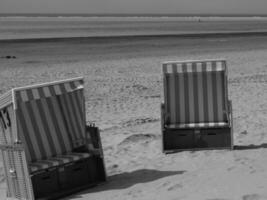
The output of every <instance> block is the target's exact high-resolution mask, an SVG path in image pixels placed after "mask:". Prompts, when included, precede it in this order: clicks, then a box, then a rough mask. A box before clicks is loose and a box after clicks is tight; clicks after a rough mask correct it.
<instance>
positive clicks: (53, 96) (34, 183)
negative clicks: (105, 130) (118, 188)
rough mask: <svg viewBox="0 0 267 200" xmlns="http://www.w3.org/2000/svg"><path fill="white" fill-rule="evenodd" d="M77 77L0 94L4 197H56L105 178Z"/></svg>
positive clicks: (99, 148)
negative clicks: (5, 188)
mask: <svg viewBox="0 0 267 200" xmlns="http://www.w3.org/2000/svg"><path fill="white" fill-rule="evenodd" d="M83 88H84V87H83V79H82V78H75V79H69V80H63V81H57V82H50V83H45V84H40V85H33V86H28V87H20V88H15V89H12V90H11V91H9V92H7V93H5V94H4V95H2V96H1V97H0V150H1V154H2V160H3V165H4V172H5V178H6V183H7V199H12V200H14V199H20V200H35V199H57V198H59V197H61V196H65V195H68V194H72V193H74V192H77V191H80V190H82V189H85V188H88V187H90V186H93V185H97V184H99V183H101V182H104V181H105V180H106V172H105V167H104V159H103V151H102V145H101V140H100V136H99V131H98V128H97V127H95V126H94V125H87V124H86V119H85V116H86V112H85V99H84V89H83Z"/></svg>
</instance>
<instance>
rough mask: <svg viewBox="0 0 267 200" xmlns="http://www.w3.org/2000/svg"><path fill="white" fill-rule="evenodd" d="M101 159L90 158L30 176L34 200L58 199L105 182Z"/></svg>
mask: <svg viewBox="0 0 267 200" xmlns="http://www.w3.org/2000/svg"><path fill="white" fill-rule="evenodd" d="M105 177H106V176H105V170H104V165H103V159H102V158H101V157H97V156H92V157H90V158H87V159H82V160H79V161H76V162H73V163H70V164H67V165H62V166H59V167H56V168H51V169H48V170H45V171H41V172H39V173H36V174H35V175H33V176H32V185H33V191H34V196H35V199H58V198H59V197H63V196H67V195H70V194H73V193H75V192H78V191H81V190H83V189H86V188H89V187H92V186H95V185H98V184H99V183H101V182H103V181H105Z"/></svg>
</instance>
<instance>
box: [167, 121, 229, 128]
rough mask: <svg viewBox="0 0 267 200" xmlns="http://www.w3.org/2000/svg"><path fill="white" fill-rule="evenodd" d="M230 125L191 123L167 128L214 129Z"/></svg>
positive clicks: (223, 123) (171, 125)
mask: <svg viewBox="0 0 267 200" xmlns="http://www.w3.org/2000/svg"><path fill="white" fill-rule="evenodd" d="M226 126H228V123H226V122H217V123H213V122H212V123H190V124H170V125H167V126H166V127H167V128H212V127H226Z"/></svg>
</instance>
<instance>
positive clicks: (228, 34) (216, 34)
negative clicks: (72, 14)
mask: <svg viewBox="0 0 267 200" xmlns="http://www.w3.org/2000/svg"><path fill="white" fill-rule="evenodd" d="M252 36H267V31H244V32H211V33H188V34H187V33H185V34H155V35H112V36H88V37H51V38H24V39H23V38H19V39H0V43H29V42H32V43H36V42H39V43H42V42H66V41H68V42H74V41H92V42H93V41H94V42H95V41H103V40H105V41H106V42H108V41H114V40H135V39H138V40H143V39H144V40H145V39H157V38H180V39H186V38H221V37H224V38H225V37H252Z"/></svg>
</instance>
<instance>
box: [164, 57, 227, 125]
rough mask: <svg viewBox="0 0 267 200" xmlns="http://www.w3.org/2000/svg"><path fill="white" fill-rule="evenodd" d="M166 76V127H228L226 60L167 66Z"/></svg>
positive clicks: (180, 63)
mask: <svg viewBox="0 0 267 200" xmlns="http://www.w3.org/2000/svg"><path fill="white" fill-rule="evenodd" d="M163 74H164V96H165V97H164V98H165V99H164V100H165V112H166V113H165V123H166V125H168V126H170V127H173V128H175V127H177V128H187V127H197V126H198V127H205V126H225V125H227V124H228V115H227V109H228V108H227V99H228V97H227V68H226V62H225V61H224V60H206V61H184V62H166V63H163Z"/></svg>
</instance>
